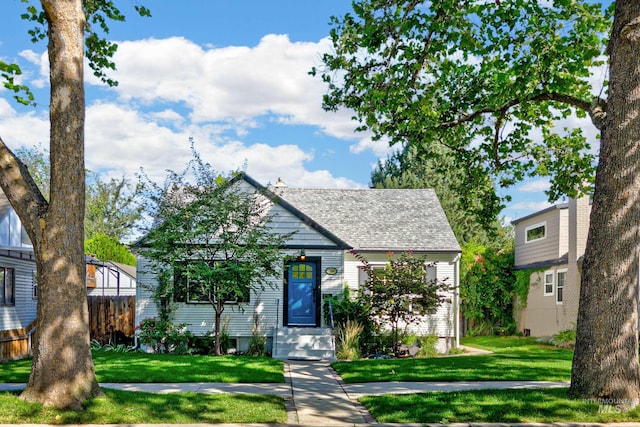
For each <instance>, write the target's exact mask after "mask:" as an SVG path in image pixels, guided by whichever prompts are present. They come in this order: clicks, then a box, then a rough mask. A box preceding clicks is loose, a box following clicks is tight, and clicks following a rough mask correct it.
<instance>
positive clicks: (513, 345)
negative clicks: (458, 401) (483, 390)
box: [332, 337, 573, 383]
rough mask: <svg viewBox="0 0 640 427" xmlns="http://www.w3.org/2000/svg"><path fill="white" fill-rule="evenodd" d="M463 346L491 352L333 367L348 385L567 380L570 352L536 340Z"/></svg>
mask: <svg viewBox="0 0 640 427" xmlns="http://www.w3.org/2000/svg"><path fill="white" fill-rule="evenodd" d="M462 343H463V344H464V345H468V346H471V347H477V348H482V349H485V350H491V351H493V352H494V353H493V354H488V355H476V356H465V355H460V356H452V357H436V358H426V359H417V358H409V359H388V360H357V361H352V362H336V363H334V364H333V365H332V366H333V367H334V369H335V370H336V371H337V372H338V374H340V376H341V377H342V378H343V379H344V381H345V382H347V383H359V382H374V381H500V380H531V381H568V380H569V379H570V377H571V360H572V358H573V352H572V351H571V350H565V349H560V348H557V347H554V346H551V345H547V344H541V343H539V342H536V341H535V339H533V338H520V337H477V338H466V339H464V340H463V341H462Z"/></svg>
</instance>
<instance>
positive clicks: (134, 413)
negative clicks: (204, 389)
mask: <svg viewBox="0 0 640 427" xmlns="http://www.w3.org/2000/svg"><path fill="white" fill-rule="evenodd" d="M103 391H104V393H105V396H102V397H96V398H93V399H91V400H89V401H88V402H87V403H86V405H85V410H84V411H80V412H78V411H71V410H66V411H62V410H58V409H54V408H49V407H47V408H45V407H43V406H42V405H41V404H37V403H27V402H25V401H23V400H20V399H19V398H18V397H17V394H14V393H9V392H0V424H194V423H207V424H214V423H239V424H251V423H271V424H282V423H285V422H286V421H287V413H286V409H285V404H284V399H282V398H281V397H279V396H270V395H264V396H263V395H250V394H196V393H171V394H152V393H141V392H125V391H118V390H109V389H103Z"/></svg>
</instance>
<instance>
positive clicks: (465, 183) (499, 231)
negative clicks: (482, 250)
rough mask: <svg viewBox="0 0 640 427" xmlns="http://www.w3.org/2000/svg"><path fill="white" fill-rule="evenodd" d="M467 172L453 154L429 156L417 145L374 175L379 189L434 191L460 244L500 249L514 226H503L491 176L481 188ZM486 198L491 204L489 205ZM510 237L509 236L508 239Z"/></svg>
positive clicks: (379, 167) (381, 165) (391, 158)
mask: <svg viewBox="0 0 640 427" xmlns="http://www.w3.org/2000/svg"><path fill="white" fill-rule="evenodd" d="M468 177H469V176H468V175H467V173H466V172H465V170H464V169H461V168H459V167H457V166H456V163H455V161H454V159H453V157H452V156H451V154H450V153H447V152H446V150H442V151H441V152H440V153H439V155H437V156H433V157H425V156H424V155H423V154H422V153H421V152H420V151H419V150H418V149H417V147H415V146H414V145H408V144H405V145H404V146H403V148H402V150H401V151H397V152H395V153H393V154H391V155H389V156H388V157H387V159H386V160H385V161H384V163H383V162H382V161H378V164H377V166H376V167H375V168H374V170H373V172H372V173H371V185H372V186H373V187H376V188H433V189H434V190H435V192H436V194H437V195H438V199H439V200H440V204H441V205H442V208H443V210H444V212H445V214H446V215H447V219H448V220H449V223H450V224H451V228H452V229H453V232H454V234H455V235H456V238H457V239H458V242H460V244H465V243H467V242H471V241H481V242H483V243H484V244H486V245H491V246H496V245H500V244H502V243H505V241H504V240H505V239H504V236H505V235H507V236H508V235H509V234H510V232H509V231H510V227H506V226H504V225H503V224H501V223H500V221H499V220H498V218H497V211H495V210H494V209H493V204H492V203H493V202H491V200H493V199H492V198H491V197H493V196H494V195H495V194H494V188H493V182H492V181H491V179H490V178H489V177H488V176H487V177H486V179H485V181H484V183H483V184H481V186H480V187H478V186H477V185H475V183H472V182H469V180H468ZM485 195H489V200H490V203H489V204H488V205H486V204H485V200H486V199H485V198H484V196H485ZM507 238H508V237H507Z"/></svg>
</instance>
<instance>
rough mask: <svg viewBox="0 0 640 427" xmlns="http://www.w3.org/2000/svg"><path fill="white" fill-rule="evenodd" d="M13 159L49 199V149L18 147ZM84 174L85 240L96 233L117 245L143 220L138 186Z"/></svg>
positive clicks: (122, 180) (124, 179) (121, 179)
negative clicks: (23, 168) (27, 172)
mask: <svg viewBox="0 0 640 427" xmlns="http://www.w3.org/2000/svg"><path fill="white" fill-rule="evenodd" d="M16 156H17V157H18V158H19V159H20V160H21V161H22V163H24V164H25V166H26V167H27V169H29V173H30V174H31V176H32V177H33V179H34V181H35V182H36V184H37V186H38V188H39V189H40V191H41V192H42V194H43V195H44V196H45V198H48V196H49V179H50V178H49V177H50V175H51V166H50V165H49V152H48V150H47V149H46V148H44V147H42V146H34V147H31V148H20V149H18V150H16ZM86 173H87V183H86V200H85V216H84V233H85V240H91V239H92V238H93V237H94V236H95V235H96V234H105V235H107V236H110V237H112V238H113V239H115V240H117V241H119V242H122V241H124V240H125V239H126V238H127V237H128V236H129V235H130V234H131V233H132V231H133V229H134V226H135V224H136V223H137V222H138V221H139V220H140V219H141V217H142V209H143V207H142V203H141V201H140V192H141V188H140V186H139V185H136V186H134V185H133V184H132V183H131V181H130V180H129V179H128V178H127V177H125V176H123V177H122V178H120V179H115V178H111V180H110V181H103V180H102V179H101V178H100V176H99V175H98V174H97V173H91V172H90V171H86ZM103 261H107V260H103Z"/></svg>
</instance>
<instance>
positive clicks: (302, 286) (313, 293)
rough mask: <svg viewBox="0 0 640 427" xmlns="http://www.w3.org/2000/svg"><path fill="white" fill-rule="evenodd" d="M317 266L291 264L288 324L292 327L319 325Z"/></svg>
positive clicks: (288, 292)
mask: <svg viewBox="0 0 640 427" xmlns="http://www.w3.org/2000/svg"><path fill="white" fill-rule="evenodd" d="M316 269H317V265H316V263H315V262H302V261H296V262H291V263H289V268H288V274H287V323H288V325H290V326H316V324H317V311H318V310H317V305H316V304H317V303H316V299H317V290H318V288H317V278H316Z"/></svg>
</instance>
